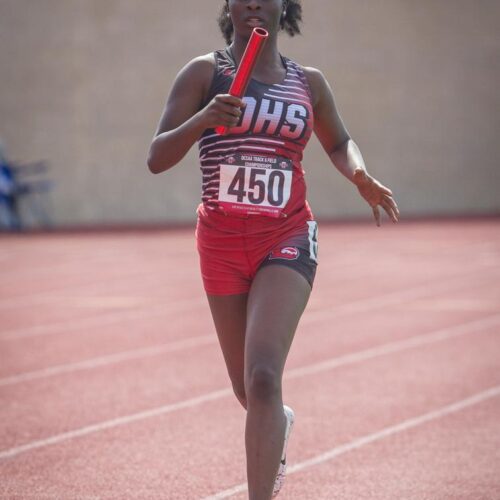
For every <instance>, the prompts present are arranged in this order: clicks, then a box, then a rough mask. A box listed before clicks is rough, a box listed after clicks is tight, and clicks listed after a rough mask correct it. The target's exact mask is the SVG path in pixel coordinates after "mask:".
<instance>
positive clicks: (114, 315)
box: [0, 271, 491, 341]
mask: <svg viewBox="0 0 500 500" xmlns="http://www.w3.org/2000/svg"><path fill="white" fill-rule="evenodd" d="M476 276H477V272H476V271H475V272H473V273H466V274H461V275H457V276H454V277H452V278H444V279H445V281H444V282H443V281H442V280H443V278H440V280H439V281H438V282H431V283H425V284H422V285H418V286H416V287H413V288H404V289H403V290H397V291H395V292H389V293H386V294H382V295H379V296H377V297H369V298H367V299H360V300H356V301H352V302H348V303H346V304H339V305H338V306H335V310H334V311H333V313H334V314H335V315H336V317H337V316H341V315H343V314H350V313H352V312H359V311H366V310H368V309H374V308H377V307H380V306H383V305H395V304H400V303H403V302H405V301H408V300H413V299H417V298H421V297H422V296H423V297H426V296H428V295H432V294H433V293H441V292H446V291H448V290H456V289H457V285H458V286H460V285H462V286H466V287H467V288H470V287H471V284H470V283H469V282H467V278H468V277H476ZM484 281H487V282H489V281H491V274H490V275H488V276H487V279H486V280H485V279H484V278H483V279H481V280H479V284H474V285H473V286H481V285H482V284H483V282H484ZM205 303H206V299H205V298H204V297H200V298H198V299H181V300H178V301H169V302H166V304H165V305H161V306H153V307H152V308H149V309H146V308H141V309H139V310H133V311H123V310H120V311H113V312H109V313H105V314H101V315H99V316H88V317H85V318H81V319H78V320H71V321H60V322H56V323H49V324H42V325H34V326H28V327H22V328H13V329H11V330H4V331H3V332H0V341H4V340H17V339H24V338H30V337H38V336H43V335H53V334H57V333H67V332H71V331H74V330H80V329H88V328H93V327H100V326H108V325H113V324H119V323H123V322H124V321H128V320H134V319H142V318H145V319H148V318H150V317H154V316H163V315H164V314H165V315H166V314H168V313H169V312H171V311H175V312H177V308H178V307H181V308H182V307H186V308H192V307H193V306H196V305H201V304H205ZM331 314H332V312H331V311H326V312H325V311H310V312H309V311H306V313H305V314H304V317H303V318H302V319H301V325H303V324H307V323H308V322H310V321H315V320H316V319H322V318H324V317H328V318H329V317H331Z"/></svg>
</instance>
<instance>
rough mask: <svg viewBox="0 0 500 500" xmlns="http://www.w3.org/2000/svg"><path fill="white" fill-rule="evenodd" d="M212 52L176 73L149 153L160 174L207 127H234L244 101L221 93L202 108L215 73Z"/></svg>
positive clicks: (153, 166) (150, 159)
mask: <svg viewBox="0 0 500 500" xmlns="http://www.w3.org/2000/svg"><path fill="white" fill-rule="evenodd" d="M214 65H215V62H214V58H213V55H212V54H209V55H206V56H201V57H197V58H196V59H193V60H192V61H191V62H190V63H188V64H187V65H186V66H185V67H184V68H183V69H182V70H181V71H180V72H179V74H178V75H177V77H176V79H175V82H174V85H173V88H172V90H171V92H170V95H169V96H168V99H167V104H166V105H165V109H164V111H163V114H162V116H161V119H160V123H159V125H158V129H157V131H156V134H155V137H154V139H153V142H152V144H151V148H150V150H149V155H148V166H149V170H150V171H151V172H152V173H154V174H159V173H160V172H164V171H165V170H168V169H170V168H172V167H173V166H174V165H176V164H177V163H179V162H180V161H181V160H182V158H184V156H185V155H186V153H187V152H188V151H189V149H190V148H191V146H192V145H193V144H194V143H195V142H196V141H197V140H198V139H199V138H200V136H201V135H202V134H203V132H204V131H205V130H206V129H207V128H215V127H216V126H218V125H223V126H226V127H234V126H235V125H236V124H237V123H238V121H239V118H240V116H241V109H240V108H241V107H243V105H244V104H243V101H242V100H241V99H238V98H237V97H233V96H230V95H226V94H224V95H218V96H215V98H214V99H212V101H211V102H210V103H209V104H208V105H207V106H206V107H205V108H203V109H200V108H201V106H202V104H203V102H204V101H205V98H206V96H207V94H208V91H209V87H210V84H211V82H212V78H213V74H214Z"/></svg>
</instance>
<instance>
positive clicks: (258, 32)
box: [215, 28, 269, 135]
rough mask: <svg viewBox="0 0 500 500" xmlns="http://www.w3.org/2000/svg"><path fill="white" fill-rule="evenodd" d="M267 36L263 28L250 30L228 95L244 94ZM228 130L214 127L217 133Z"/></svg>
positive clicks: (223, 132)
mask: <svg viewBox="0 0 500 500" xmlns="http://www.w3.org/2000/svg"><path fill="white" fill-rule="evenodd" d="M268 36H269V33H268V32H267V31H266V30H265V29H264V28H254V30H253V31H252V35H251V36H250V40H248V44H247V47H246V49H245V53H244V54H243V57H242V58H241V62H240V65H239V66H238V69H237V71H236V75H235V76H234V80H233V83H232V84H231V88H230V89H229V94H230V95H232V96H234V97H239V98H240V99H241V98H242V97H243V96H244V95H245V91H246V89H247V87H248V83H249V82H250V78H251V76H252V71H253V69H254V67H255V64H256V63H257V59H258V58H259V56H260V53H261V52H262V49H263V47H264V44H265V43H266V40H267V37H268ZM228 130H229V129H228V128H227V127H224V126H219V127H217V128H216V129H215V131H216V132H217V133H218V134H219V135H226V134H227V133H228Z"/></svg>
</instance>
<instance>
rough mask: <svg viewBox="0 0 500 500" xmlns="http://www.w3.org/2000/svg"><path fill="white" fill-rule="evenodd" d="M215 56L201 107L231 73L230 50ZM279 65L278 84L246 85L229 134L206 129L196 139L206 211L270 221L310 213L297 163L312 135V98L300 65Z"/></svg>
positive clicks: (225, 90)
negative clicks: (241, 106) (282, 69)
mask: <svg viewBox="0 0 500 500" xmlns="http://www.w3.org/2000/svg"><path fill="white" fill-rule="evenodd" d="M214 55H215V62H216V70H215V74H214V78H213V82H212V85H211V88H210V91H209V95H208V96H207V101H206V103H205V104H204V105H206V104H207V103H208V102H210V100H212V99H213V97H214V96H216V95H217V94H227V93H228V91H229V87H230V85H231V82H232V80H233V77H234V74H235V70H236V67H235V62H234V59H233V57H232V55H231V52H230V50H229V49H225V50H219V51H216V52H215V53H214ZM282 61H283V65H284V66H285V67H286V77H285V79H284V80H283V81H282V82H281V83H279V84H272V85H268V84H264V83H262V82H259V81H257V80H254V79H252V80H251V81H250V84H249V86H248V89H247V91H246V94H245V97H244V101H245V103H246V107H245V108H244V109H243V114H242V116H241V118H240V121H239V123H238V125H237V126H236V127H234V128H232V129H230V131H229V134H228V135H225V136H221V135H218V134H216V133H215V130H214V129H208V130H206V131H205V132H204V134H203V135H202V136H201V138H200V139H199V141H198V145H199V156H200V165H201V170H202V174H203V186H202V203H203V208H205V209H206V210H207V211H211V210H216V211H219V212H222V213H225V214H226V215H234V216H238V215H240V216H244V217H246V216H248V215H263V216H268V217H273V218H279V217H286V216H288V215H290V214H294V213H296V212H298V211H300V210H302V209H306V210H307V211H309V207H308V205H307V202H306V185H305V181H304V170H303V169H302V165H301V161H302V157H303V151H304V148H305V146H306V144H307V142H308V141H309V139H310V137H311V134H312V131H313V107H312V96H311V91H310V88H309V84H308V82H307V78H306V76H305V74H304V71H303V69H302V68H301V66H299V65H298V64H297V63H295V62H293V61H291V60H290V59H288V58H285V57H282Z"/></svg>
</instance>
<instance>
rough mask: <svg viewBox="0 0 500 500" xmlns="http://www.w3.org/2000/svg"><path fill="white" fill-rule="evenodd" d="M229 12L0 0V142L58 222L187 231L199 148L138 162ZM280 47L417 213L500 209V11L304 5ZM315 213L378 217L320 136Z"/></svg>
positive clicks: (311, 174) (493, 7) (440, 5)
mask: <svg viewBox="0 0 500 500" xmlns="http://www.w3.org/2000/svg"><path fill="white" fill-rule="evenodd" d="M221 3H222V1H221V0H188V1H185V2H179V1H176V0H0V138H2V139H3V141H4V143H5V145H6V147H7V150H8V152H9V154H10V156H11V157H13V158H14V159H17V160H22V161H29V160H36V159H47V160H48V161H49V162H50V164H51V167H52V170H51V172H52V176H53V178H54V179H55V181H56V187H55V190H54V192H53V209H54V216H55V219H56V222H57V223H58V224H59V225H66V224H72V225H73V224H98V223H111V224H114V223H137V222H150V223H155V222H168V221H172V222H174V221H189V220H192V219H193V218H194V212H195V208H196V205H197V203H198V199H199V195H200V184H201V181H200V176H199V171H198V166H197V161H196V150H195V148H194V149H193V151H192V152H191V153H190V154H189V155H188V156H187V157H186V159H185V160H184V161H183V162H182V163H181V164H179V165H178V166H177V167H176V168H175V169H173V170H172V171H170V172H168V173H166V174H162V175H159V176H153V175H152V174H149V172H148V171H147V168H146V165H145V158H146V154H147V150H148V147H149V143H150V140H151V137H152V134H153V132H154V129H155V127H156V123H157V121H158V118H159V116H160V113H161V110H162V107H163V104H164V101H165V97H166V95H167V93H168V91H169V88H170V85H171V82H172V80H173V78H174V76H175V74H176V73H177V71H178V70H179V69H180V68H181V67H182V66H183V65H184V64H185V63H186V62H187V61H188V60H189V59H191V58H192V57H195V56H196V55H199V54H202V53H206V52H209V51H211V50H213V49H215V48H219V47H221V46H222V38H221V37H220V35H219V33H218V28H217V26H216V23H215V18H216V15H217V11H218V9H219V7H220V5H221ZM303 3H304V4H305V5H304V10H305V21H306V22H305V25H304V29H303V32H304V33H303V36H301V37H298V38H294V39H288V37H286V36H283V37H282V40H281V43H282V45H281V51H282V52H283V53H284V54H286V55H288V56H289V57H292V58H294V59H296V60H298V61H299V62H300V63H302V64H304V65H308V66H316V67H319V68H320V69H322V71H323V72H324V73H325V74H326V76H327V77H328V79H329V80H330V81H331V83H332V86H333V88H334V91H335V95H336V98H337V102H338V106H339V108H340V111H341V114H342V116H343V118H344V120H345V122H346V124H347V126H348V129H349V131H350V132H351V135H352V136H353V137H354V138H355V140H356V141H357V142H358V144H359V145H360V147H361V150H362V151H363V154H364V156H365V159H366V162H367V165H368V167H369V170H370V171H371V172H372V173H373V174H374V175H376V176H378V177H379V178H380V179H381V180H382V181H385V182H387V183H388V184H389V185H390V186H391V187H393V189H394V191H395V193H396V195H397V197H398V200H399V203H400V205H401V209H402V212H403V213H406V214H409V215H429V214H464V213H471V214H475V213H498V212H500V196H498V194H497V191H498V180H499V178H500V175H499V174H498V158H499V156H500V154H499V153H500V146H499V143H500V141H499V140H498V138H497V134H498V132H499V130H500V126H499V125H500V124H499V116H500V115H499V97H498V85H499V81H500V57H499V55H500V51H499V48H500V37H499V35H498V19H499V14H500V2H498V1H497V0H476V1H472V0H419V1H418V2H415V1H413V0H335V1H332V0H305V1H304V2H303ZM304 166H305V169H306V172H307V179H308V184H309V200H310V202H311V205H312V206H313V209H314V210H315V212H316V214H317V215H318V216H319V217H323V218H335V217H348V216H359V215H363V214H366V215H367V216H369V211H367V209H366V208H365V207H364V205H363V203H362V202H361V201H360V200H359V199H358V197H357V195H356V193H355V191H354V190H353V189H352V188H351V186H350V185H349V183H348V182H347V181H345V180H344V179H343V178H342V177H341V175H340V174H339V173H337V172H336V171H335V170H334V169H333V167H332V166H331V165H330V164H329V160H328V158H327V157H326V156H325V154H324V153H323V152H322V151H321V149H320V147H319V145H318V143H317V141H316V140H315V139H314V140H313V141H312V142H311V144H310V147H309V149H308V151H307V154H306V156H305V162H304Z"/></svg>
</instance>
